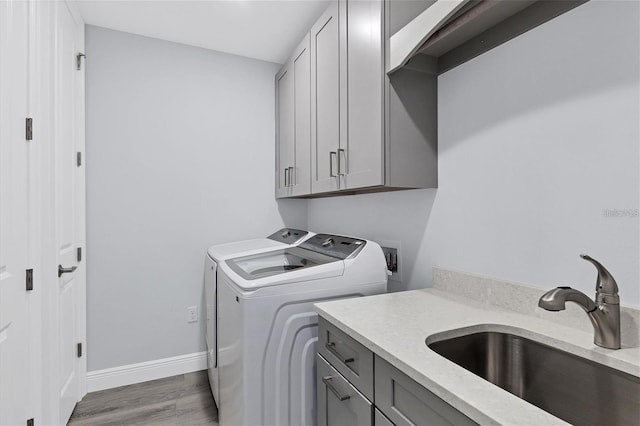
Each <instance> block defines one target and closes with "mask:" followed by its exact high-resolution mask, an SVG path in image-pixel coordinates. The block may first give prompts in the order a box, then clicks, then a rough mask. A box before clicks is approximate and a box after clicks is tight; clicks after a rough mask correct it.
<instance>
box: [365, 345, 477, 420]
mask: <svg viewBox="0 0 640 426" xmlns="http://www.w3.org/2000/svg"><path fill="white" fill-rule="evenodd" d="M374 382H375V395H376V407H378V408H379V409H380V411H381V412H382V413H383V414H384V415H385V416H386V417H388V418H389V419H390V420H391V421H392V422H393V423H394V424H396V425H424V426H429V425H475V424H476V423H475V422H474V421H473V420H471V419H470V418H468V417H467V416H465V415H464V414H462V413H461V412H460V411H458V410H456V409H455V408H453V407H452V406H451V405H449V404H447V403H446V402H445V401H443V400H442V399H440V398H439V397H437V396H436V395H434V394H433V393H432V392H430V391H428V390H427V389H426V388H424V387H423V386H421V385H420V384H419V383H417V382H416V381H414V380H413V379H411V378H409V377H408V376H406V375H405V374H403V373H402V372H400V370H398V369H396V368H395V367H393V366H391V364H389V363H388V362H386V361H385V360H383V359H382V358H380V357H378V356H376V357H375V380H374Z"/></svg>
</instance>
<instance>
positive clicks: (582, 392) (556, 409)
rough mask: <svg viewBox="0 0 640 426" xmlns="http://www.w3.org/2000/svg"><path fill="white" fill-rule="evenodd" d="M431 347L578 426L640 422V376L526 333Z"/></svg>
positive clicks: (480, 335)
mask: <svg viewBox="0 0 640 426" xmlns="http://www.w3.org/2000/svg"><path fill="white" fill-rule="evenodd" d="M427 345H428V346H429V348H431V349H432V350H433V351H435V352H437V353H438V354H440V355H442V356H443V357H445V358H447V359H448V360H450V361H453V362H454V363H456V364H458V365H459V366H461V367H463V368H465V369H467V370H469V371H470V372H472V373H474V374H476V375H478V376H480V377H482V378H483V379H485V380H487V381H489V382H491V383H493V384H494V385H496V386H499V387H501V388H502V389H504V390H506V391H508V392H511V393H512V394H514V395H516V396H518V397H520V398H522V399H524V400H525V401H527V402H529V403H531V404H533V405H535V406H537V407H539V408H541V409H543V410H545V411H547V412H548V413H551V414H553V415H554V416H556V417H559V418H561V419H562V420H564V421H567V422H569V423H572V424H577V425H638V424H640V378H638V377H636V376H633V375H631V374H627V373H625V372H622V371H619V370H615V369H613V368H610V367H607V366H605V365H602V364H598V363H597V362H593V361H590V360H588V359H585V358H581V357H579V356H576V355H573V354H570V353H568V352H565V351H562V350H559V349H556V348H553V347H551V346H548V345H545V344H542V343H539V342H536V341H534V340H531V339H527V338H525V337H521V336H517V335H514V334H509V333H502V332H492V331H489V332H478V333H473V334H467V335H464V336H459V337H453V338H449V339H445V340H440V341H436V342H429V339H427Z"/></svg>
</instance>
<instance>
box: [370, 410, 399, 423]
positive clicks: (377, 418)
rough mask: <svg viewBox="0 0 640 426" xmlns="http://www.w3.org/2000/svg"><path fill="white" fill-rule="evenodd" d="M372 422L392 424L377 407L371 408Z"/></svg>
mask: <svg viewBox="0 0 640 426" xmlns="http://www.w3.org/2000/svg"><path fill="white" fill-rule="evenodd" d="M373 424H374V425H375V426H394V425H393V423H392V422H391V420H389V419H388V418H387V416H385V415H384V414H382V412H381V411H380V410H378V409H377V408H374V409H373Z"/></svg>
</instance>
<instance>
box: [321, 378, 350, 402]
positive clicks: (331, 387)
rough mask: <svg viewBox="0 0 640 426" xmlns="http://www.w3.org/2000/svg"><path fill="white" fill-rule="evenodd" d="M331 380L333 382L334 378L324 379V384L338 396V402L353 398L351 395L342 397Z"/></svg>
mask: <svg viewBox="0 0 640 426" xmlns="http://www.w3.org/2000/svg"><path fill="white" fill-rule="evenodd" d="M331 380H333V377H331V376H326V377H323V378H322V383H324V384H325V385H326V386H327V389H329V390H330V391H331V392H333V394H334V395H335V396H336V398H338V400H340V401H346V400H347V399H349V398H351V395H340V392H338V389H336V388H334V387H333V385H332V384H331Z"/></svg>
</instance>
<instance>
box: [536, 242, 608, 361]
mask: <svg viewBox="0 0 640 426" xmlns="http://www.w3.org/2000/svg"><path fill="white" fill-rule="evenodd" d="M580 257H581V258H583V259H584V260H587V261H589V262H591V263H593V265H594V266H595V267H596V269H597V270H598V280H597V281H596V300H595V302H594V301H593V300H591V299H590V298H589V296H587V295H586V294H584V293H582V292H580V291H578V290H574V289H572V288H571V287H558V288H554V289H553V290H550V291H548V292H546V293H545V294H543V295H542V297H541V298H540V300H539V301H538V306H540V307H541V308H543V309H546V310H547V311H562V310H564V309H565V302H574V303H577V304H578V305H580V307H582V309H584V310H585V312H586V313H587V315H589V319H590V320H591V324H593V329H594V337H593V342H594V343H595V344H596V345H598V346H602V347H603V348H607V349H620V297H619V296H618V284H616V280H615V279H614V278H613V276H611V274H610V273H609V271H607V270H606V268H605V267H604V266H602V264H601V263H600V262H598V261H597V260H595V259H593V258H592V257H590V256H587V255H586V254H581V255H580Z"/></svg>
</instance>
